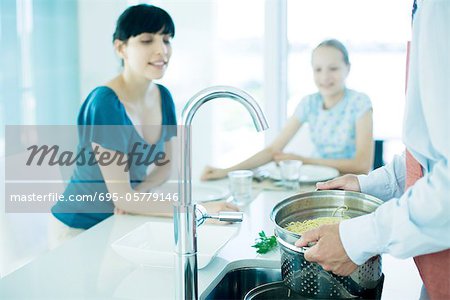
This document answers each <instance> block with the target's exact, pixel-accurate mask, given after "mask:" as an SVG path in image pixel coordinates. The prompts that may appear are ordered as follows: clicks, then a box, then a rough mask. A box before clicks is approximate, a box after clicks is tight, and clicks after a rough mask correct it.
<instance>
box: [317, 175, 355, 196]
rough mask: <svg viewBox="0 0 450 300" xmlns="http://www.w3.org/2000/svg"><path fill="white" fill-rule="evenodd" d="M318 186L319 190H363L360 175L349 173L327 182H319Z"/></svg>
mask: <svg viewBox="0 0 450 300" xmlns="http://www.w3.org/2000/svg"><path fill="white" fill-rule="evenodd" d="M316 188H317V189H318V190H346V191H354V192H361V187H360V186H359V181H358V177H357V176H356V175H353V174H347V175H344V176H341V177H337V178H335V179H332V180H329V181H325V182H318V183H317V184H316Z"/></svg>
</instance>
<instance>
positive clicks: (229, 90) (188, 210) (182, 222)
mask: <svg viewBox="0 0 450 300" xmlns="http://www.w3.org/2000/svg"><path fill="white" fill-rule="evenodd" d="M216 98H230V99H232V100H235V101H237V102H239V103H241V104H242V105H244V107H245V108H247V110H248V111H249V113H250V115H251V116H252V119H253V123H254V124H255V127H256V130H258V131H262V130H266V129H267V128H269V126H268V125H267V121H266V117H265V116H264V113H263V112H262V110H261V108H260V107H259V105H258V103H257V102H256V101H255V100H254V99H253V98H252V97H251V96H250V95H249V94H247V93H245V92H244V91H241V90H239V89H236V88H234V87H229V86H214V87H210V88H207V89H204V90H202V91H200V92H198V93H197V94H195V95H194V96H193V97H192V98H191V99H190V100H189V102H188V103H187V104H186V106H185V107H184V109H183V113H182V123H181V125H183V126H181V130H182V132H181V134H180V139H181V151H180V154H181V160H180V162H181V180H180V181H179V186H178V190H179V199H180V201H178V203H177V204H176V205H175V206H174V214H173V219H174V235H175V251H176V262H175V276H176V279H175V280H176V282H175V299H177V300H178V299H198V281H197V223H202V222H203V220H204V219H205V218H214V219H219V220H223V221H241V220H242V213H234V214H233V213H230V212H220V213H219V214H217V215H208V214H207V213H206V211H205V209H204V208H203V207H200V206H198V209H197V207H196V204H195V203H192V184H191V178H192V174H191V123H192V119H193V117H194V115H195V113H196V112H197V110H198V109H199V108H200V106H202V105H203V104H205V103H206V102H208V101H210V100H213V99H216ZM196 213H197V215H199V216H198V217H197V216H196ZM236 214H237V215H236ZM197 219H199V220H197Z"/></svg>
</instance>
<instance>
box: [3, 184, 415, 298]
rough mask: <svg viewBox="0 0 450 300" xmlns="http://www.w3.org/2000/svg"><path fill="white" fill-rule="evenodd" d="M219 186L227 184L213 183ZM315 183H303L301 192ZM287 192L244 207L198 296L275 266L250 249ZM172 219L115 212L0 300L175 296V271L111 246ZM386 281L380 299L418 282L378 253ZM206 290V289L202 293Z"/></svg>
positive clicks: (202, 273) (17, 277) (23, 275)
mask: <svg viewBox="0 0 450 300" xmlns="http://www.w3.org/2000/svg"><path fill="white" fill-rule="evenodd" d="M213 184H219V185H224V184H226V183H224V182H223V181H222V182H220V181H219V182H215V183H213ZM313 189H314V186H302V191H309V190H313ZM290 194H291V193H289V192H287V191H267V190H263V191H259V192H257V193H255V196H256V198H255V199H254V200H253V201H252V202H251V203H250V204H249V205H247V206H245V207H243V208H242V210H243V212H244V221H243V222H242V223H241V224H235V225H224V226H237V227H238V232H237V235H236V236H235V237H233V238H232V239H231V240H230V241H229V242H228V243H227V244H226V245H225V246H224V247H223V248H222V249H221V250H220V251H219V252H218V255H217V256H216V257H215V258H214V259H213V260H212V261H211V262H210V263H209V264H208V265H207V266H206V267H205V268H203V269H201V270H199V273H198V282H199V295H200V297H201V298H202V297H203V296H205V294H206V293H207V292H208V291H209V290H210V289H211V287H212V286H214V285H215V284H217V283H218V282H219V281H220V279H221V278H222V277H223V275H224V274H225V273H226V272H227V271H228V270H230V269H233V268H236V267H245V266H254V265H258V266H266V267H274V268H276V267H279V265H280V256H279V252H278V251H277V250H276V251H272V252H270V253H268V254H265V255H258V254H257V253H256V252H255V249H254V248H252V247H251V245H253V244H254V240H255V238H256V237H257V235H258V232H260V231H261V230H264V231H265V232H266V233H272V232H273V226H272V224H271V222H270V219H269V215H270V212H271V210H272V207H273V206H274V205H275V204H276V203H278V202H279V201H280V200H282V199H284V198H286V197H288V196H289V195H290ZM149 221H160V222H171V219H167V218H166V219H164V218H155V217H144V216H131V215H115V216H112V217H110V218H108V219H107V220H105V221H103V222H101V223H100V224H98V225H96V226H94V227H93V228H91V229H89V230H87V231H86V232H83V233H82V234H80V235H78V236H77V237H75V238H73V239H72V240H69V241H67V242H66V243H64V244H63V245H61V246H60V247H58V248H56V249H54V250H52V251H50V252H47V253H45V254H44V255H42V256H41V257H39V258H37V259H36V260H34V261H32V262H31V263H29V264H27V265H25V266H24V267H22V268H20V269H19V270H17V271H15V272H13V273H11V274H9V275H7V276H6V277H4V278H2V279H1V280H0V299H174V298H175V293H174V288H175V283H174V282H175V280H174V278H175V272H174V269H173V268H171V267H146V266H139V265H135V264H133V263H131V262H129V261H127V260H126V259H124V258H122V257H121V256H119V255H118V254H116V253H115V251H114V250H113V249H112V248H111V244H112V243H113V242H114V241H116V240H117V239H119V238H121V237H122V236H124V235H125V234H127V233H128V232H130V231H132V230H133V229H135V228H137V227H138V226H140V225H142V224H144V223H146V222H149ZM383 272H384V274H385V282H384V288H383V294H382V299H392V300H394V299H395V300H397V299H418V298H419V295H420V290H421V280H420V277H419V274H418V272H417V270H416V268H415V265H414V262H413V261H412V259H407V260H399V259H396V258H393V257H392V256H390V255H383ZM205 291H206V292H205Z"/></svg>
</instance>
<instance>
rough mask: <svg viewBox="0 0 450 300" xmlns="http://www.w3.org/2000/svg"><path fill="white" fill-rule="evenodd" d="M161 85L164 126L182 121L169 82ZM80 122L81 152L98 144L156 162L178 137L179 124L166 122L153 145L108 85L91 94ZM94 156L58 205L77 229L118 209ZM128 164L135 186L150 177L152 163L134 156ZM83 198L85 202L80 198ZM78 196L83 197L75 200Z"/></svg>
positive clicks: (79, 168)
mask: <svg viewBox="0 0 450 300" xmlns="http://www.w3.org/2000/svg"><path fill="white" fill-rule="evenodd" d="M157 86H158V88H159V91H160V94H161V111H162V125H176V123H177V121H176V112H175V105H174V102H173V99H172V96H171V94H170V92H169V91H168V90H167V89H166V88H165V87H164V86H162V85H157ZM77 123H78V125H79V126H78V136H79V143H78V146H77V153H80V152H83V153H84V154H86V153H91V152H92V151H95V149H93V148H92V143H96V144H98V145H100V146H101V147H103V148H105V149H109V150H114V151H116V153H117V154H121V155H124V156H125V161H126V159H127V158H130V157H132V158H133V157H134V156H130V153H139V154H141V157H144V158H146V159H148V160H147V161H152V160H153V159H154V156H155V154H156V153H158V152H162V151H164V143H165V142H166V141H168V140H169V139H170V138H171V137H173V136H176V126H161V129H160V127H158V126H155V128H156V129H160V130H161V136H160V138H159V140H158V141H157V142H156V143H155V144H154V145H149V144H148V142H146V141H145V140H144V139H143V138H142V137H141V135H140V134H139V133H138V131H137V130H136V128H135V126H134V125H133V123H132V121H131V120H130V118H129V117H128V115H127V113H126V110H125V107H124V106H123V104H122V103H121V102H120V100H119V98H118V96H117V95H116V93H115V92H114V91H113V90H112V89H111V88H109V87H106V86H101V87H97V88H95V89H94V90H93V91H92V92H91V93H90V94H89V95H88V97H87V99H86V100H85V101H84V103H83V104H82V106H81V109H80V113H79V115H78V122H77ZM156 129H155V130H156ZM152 146H153V147H152ZM152 156H153V157H152ZM136 157H137V156H136ZM88 158H89V156H88V155H85V157H84V159H83V161H81V156H80V158H79V160H78V161H77V164H76V166H75V169H74V171H73V174H72V176H71V178H70V181H69V184H68V185H67V187H66V189H65V191H64V194H63V195H64V198H63V201H58V202H57V203H56V204H55V205H54V206H53V207H52V213H53V215H54V216H55V217H56V218H57V219H59V220H60V221H61V222H63V223H64V224H66V225H68V226H70V227H74V228H84V229H87V228H90V227H92V226H94V225H95V224H97V223H99V222H101V221H103V220H104V219H106V218H108V217H109V216H111V215H112V214H113V212H114V204H113V202H112V200H111V194H109V195H107V193H108V189H107V187H106V184H105V182H104V178H103V176H102V174H101V171H100V167H99V165H98V163H97V162H96V161H95V162H94V163H92V161H91V162H90V163H89V161H88ZM134 158H135V157H134ZM78 162H79V163H78ZM117 162H119V157H118V158H117ZM123 167H124V168H125V166H123ZM126 168H127V169H128V172H129V175H130V184H131V186H132V187H133V188H134V187H135V186H136V185H138V184H139V183H141V182H142V181H143V180H144V179H145V177H146V174H147V168H148V164H147V165H146V164H143V163H142V161H141V162H140V163H139V162H137V161H136V159H135V160H133V159H129V160H128V166H126ZM108 196H109V199H108ZM121 196H123V195H121ZM83 197H84V200H83V201H80V200H81V199H82V198H83ZM77 198H78V201H74V200H75V199H77Z"/></svg>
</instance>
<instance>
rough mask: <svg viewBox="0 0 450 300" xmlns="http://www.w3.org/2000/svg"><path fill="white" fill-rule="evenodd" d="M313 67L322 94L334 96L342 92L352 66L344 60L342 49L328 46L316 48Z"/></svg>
mask: <svg viewBox="0 0 450 300" xmlns="http://www.w3.org/2000/svg"><path fill="white" fill-rule="evenodd" d="M312 68H313V73H314V82H315V84H316V86H317V88H318V89H319V92H320V94H321V95H322V96H325V97H333V96H337V95H340V94H341V93H342V91H343V90H344V88H345V79H346V78H347V75H348V72H349V71H350V67H349V66H348V65H347V64H346V63H345V62H344V56H343V55H342V52H341V51H339V50H338V49H336V48H334V47H328V46H322V47H319V48H317V49H315V50H314V52H313V54H312Z"/></svg>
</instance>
